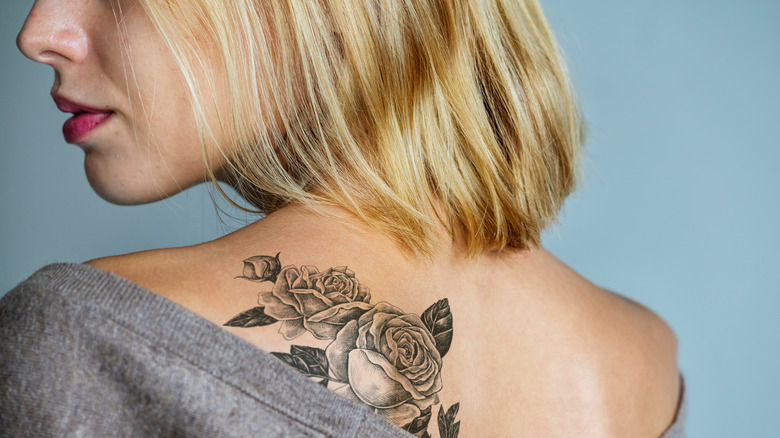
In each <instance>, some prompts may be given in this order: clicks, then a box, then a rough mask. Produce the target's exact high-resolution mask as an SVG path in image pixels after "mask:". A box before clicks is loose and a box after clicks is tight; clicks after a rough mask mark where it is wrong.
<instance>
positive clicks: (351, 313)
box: [308, 303, 373, 323]
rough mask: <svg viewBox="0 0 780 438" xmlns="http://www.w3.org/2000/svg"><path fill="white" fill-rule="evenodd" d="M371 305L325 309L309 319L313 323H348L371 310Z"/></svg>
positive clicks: (351, 305)
mask: <svg viewBox="0 0 780 438" xmlns="http://www.w3.org/2000/svg"><path fill="white" fill-rule="evenodd" d="M371 307H373V306H371V304H368V303H344V304H339V305H337V306H333V307H331V308H330V309H325V310H323V311H322V312H320V313H318V314H316V315H312V316H310V317H309V318H308V319H309V321H312V322H320V321H322V322H334V323H335V322H338V323H346V322H347V321H350V320H356V321H355V322H356V323H357V318H358V317H359V316H360V315H362V314H364V313H365V312H368V311H370V310H371Z"/></svg>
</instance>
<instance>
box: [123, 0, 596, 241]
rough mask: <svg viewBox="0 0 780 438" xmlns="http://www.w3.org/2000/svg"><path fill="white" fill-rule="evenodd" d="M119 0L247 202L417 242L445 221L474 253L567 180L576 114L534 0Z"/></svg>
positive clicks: (514, 228) (520, 237) (563, 188)
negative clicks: (212, 112) (326, 212)
mask: <svg viewBox="0 0 780 438" xmlns="http://www.w3.org/2000/svg"><path fill="white" fill-rule="evenodd" d="M134 1H136V2H137V3H138V4H139V5H140V6H141V7H142V8H143V9H144V11H145V12H146V13H147V14H148V16H149V17H150V18H151V20H152V22H153V23H154V25H155V27H156V28H157V30H158V31H159V32H160V34H161V35H162V36H163V38H164V39H165V40H166V42H167V44H168V45H169V47H170V49H171V50H172V52H173V53H174V55H175V57H176V59H177V62H178V63H179V66H180V68H181V70H182V73H183V75H184V78H185V80H186V82H187V84H188V86H189V89H190V92H191V97H192V103H193V108H194V110H195V116H196V119H197V120H198V125H199V134H200V136H201V140H202V143H203V144H204V147H205V145H206V144H209V143H210V142H211V143H214V142H216V143H218V144H217V147H218V148H219V150H220V151H222V154H223V155H224V157H225V158H226V159H227V162H228V164H227V165H226V168H223V171H224V172H225V176H221V178H222V179H226V180H228V181H230V182H231V184H232V185H233V186H235V187H236V188H237V190H238V192H239V193H240V194H241V195H242V196H243V197H244V198H245V199H246V200H247V201H248V202H250V203H251V204H252V205H254V206H255V207H256V208H257V210H258V211H259V212H262V213H266V214H267V213H271V212H273V211H275V210H277V209H279V208H281V207H283V206H285V205H288V204H292V203H296V204H302V205H306V206H310V207H313V208H315V209H317V208H318V207H319V206H339V207H343V208H344V209H346V210H348V211H349V212H351V213H353V214H355V215H356V216H358V217H359V218H361V219H362V220H364V221H365V222H366V223H367V224H369V225H370V226H371V227H373V228H374V229H377V230H381V231H383V232H385V233H387V234H389V235H390V236H393V237H394V238H396V239H397V240H398V242H400V243H402V244H403V245H405V246H406V247H407V248H409V249H411V250H413V251H414V252H415V253H417V254H418V255H423V256H432V255H433V254H434V253H435V252H436V251H437V249H438V248H439V246H440V242H439V241H438V239H437V233H438V230H439V229H441V227H443V229H445V230H447V231H448V232H449V234H450V236H451V237H452V239H453V241H454V242H458V243H459V244H462V245H464V247H465V248H466V250H467V253H468V254H469V255H471V256H476V255H479V254H483V253H485V252H489V251H495V250H501V249H504V248H507V247H510V248H518V249H524V248H528V247H529V246H531V245H537V244H539V241H540V233H541V231H542V230H543V229H544V228H545V227H546V226H547V225H549V224H550V223H551V222H552V221H553V220H554V219H555V217H556V215H557V213H558V211H559V210H560V207H561V205H562V203H563V201H564V199H565V198H566V196H567V195H568V194H569V193H570V192H571V191H572V189H573V187H574V183H575V179H576V178H575V177H576V174H577V157H578V151H579V149H580V143H581V133H582V124H581V119H580V114H579V111H578V108H577V105H576V103H575V100H574V97H573V94H572V91H571V87H570V82H569V79H568V75H567V72H566V68H565V65H564V63H563V62H562V60H561V57H560V55H559V52H558V49H557V47H556V43H555V41H554V38H553V35H552V33H551V31H550V28H549V26H548V24H547V22H546V20H545V18H544V15H543V14H542V10H541V7H540V6H539V4H538V3H537V1H535V0H424V1H419V0H134ZM204 53H216V56H215V59H216V61H215V62H216V68H217V69H218V71H220V72H221V75H222V76H221V77H223V80H224V84H225V87H223V88H222V89H225V88H226V89H227V96H224V95H223V96H217V95H216V94H217V93H216V91H215V90H216V89H217V87H215V86H214V84H215V81H217V80H219V79H218V78H217V76H216V75H213V74H211V75H210V74H209V73H208V72H209V71H210V70H209V69H210V68H211V67H208V68H206V67H207V66H206V64H208V63H209V62H211V61H209V60H208V59H206V57H205V56H204V55H203V54H204ZM212 67H213V66H212ZM203 71H205V72H206V74H205V75H204V74H202V72H203ZM220 99H221V101H224V102H226V103H224V104H223V105H222V106H220V108H221V109H222V111H220V114H219V117H218V120H217V122H214V121H213V120H212V121H209V120H206V116H205V112H204V108H205V106H206V105H214V104H215V103H216V102H218V101H220ZM216 139H219V141H216ZM204 150H205V149H204ZM204 157H206V154H205V152H204ZM206 161H207V168H210V167H208V165H209V163H208V161H209V159H208V158H206ZM209 173H210V177H211V178H212V180H214V181H215V182H216V176H215V172H213V171H211V170H210V171H209ZM217 187H219V184H217ZM220 191H221V189H220ZM223 194H224V192H223Z"/></svg>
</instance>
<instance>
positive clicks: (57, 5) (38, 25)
mask: <svg viewBox="0 0 780 438" xmlns="http://www.w3.org/2000/svg"><path fill="white" fill-rule="evenodd" d="M77 3H78V2H70V1H61V0H36V1H35V4H34V5H33V7H32V9H31V10H30V13H29V14H28V15H27V20H26V21H25V22H24V26H22V30H21V31H20V32H19V35H18V36H17V38H16V45H17V46H18V47H19V50H21V51H22V53H23V54H24V56H26V57H28V58H30V59H32V60H33V61H36V62H40V63H43V64H48V65H51V66H57V65H58V64H62V63H67V62H80V61H82V60H84V58H85V57H86V56H87V51H88V40H87V34H86V32H85V30H84V28H83V27H82V26H81V24H80V23H79V22H78V18H79V15H80V14H79V13H77V11H76V10H75V9H76V8H77V6H76V4H77Z"/></svg>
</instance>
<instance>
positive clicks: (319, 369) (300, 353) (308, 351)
mask: <svg viewBox="0 0 780 438" xmlns="http://www.w3.org/2000/svg"><path fill="white" fill-rule="evenodd" d="M271 354H273V355H274V356H276V358H277V359H280V360H281V361H282V362H284V363H286V364H287V365H289V366H291V367H293V368H295V369H297V370H298V371H300V372H301V373H302V374H304V375H306V376H307V377H320V378H322V379H323V380H322V381H321V382H320V384H322V385H324V386H326V387H327V385H328V383H327V382H328V380H330V378H329V377H328V357H327V356H326V355H325V350H323V349H321V348H314V347H307V346H305V345H293V346H291V347H290V353H271Z"/></svg>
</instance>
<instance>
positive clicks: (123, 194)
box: [86, 169, 184, 205]
mask: <svg viewBox="0 0 780 438" xmlns="http://www.w3.org/2000/svg"><path fill="white" fill-rule="evenodd" d="M86 173H87V180H88V181H89V185H90V186H91V187H92V190H94V191H95V193H97V195H98V196H100V197H101V198H103V199H104V200H106V201H108V202H110V203H112V204H115V205H142V204H150V203H152V202H157V201H160V200H162V199H165V198H168V197H170V196H173V195H175V194H176V193H179V192H180V191H182V190H183V189H184V188H181V187H179V186H177V185H175V184H174V187H175V190H166V188H165V187H163V186H161V185H160V184H157V183H156V182H155V180H154V178H151V177H149V178H146V179H139V178H123V177H122V176H121V175H117V174H105V173H101V172H91V171H89V169H87V172H86Z"/></svg>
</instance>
